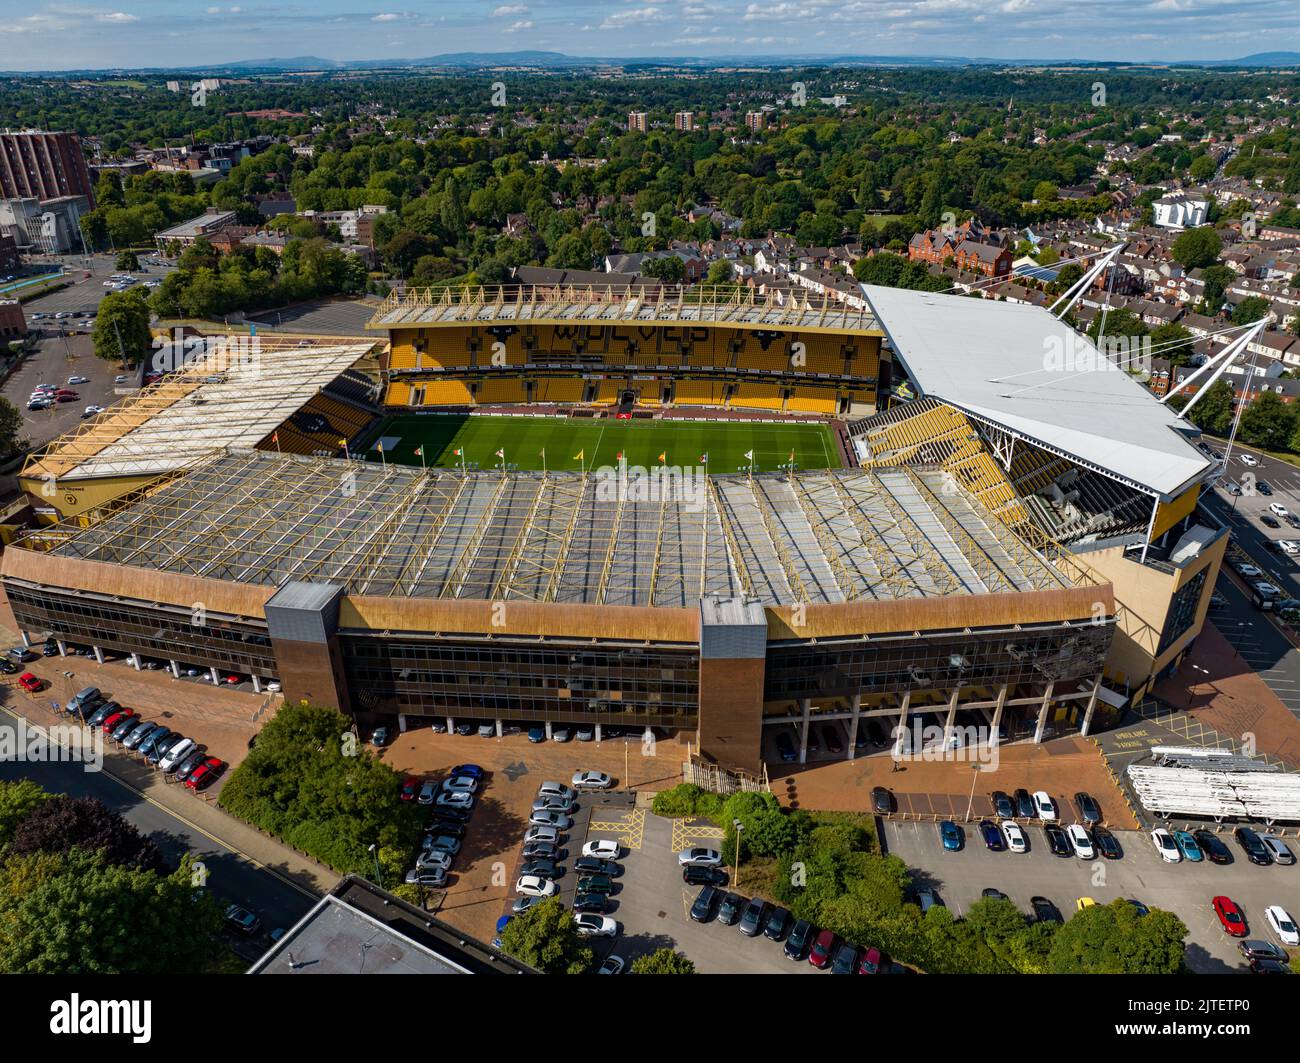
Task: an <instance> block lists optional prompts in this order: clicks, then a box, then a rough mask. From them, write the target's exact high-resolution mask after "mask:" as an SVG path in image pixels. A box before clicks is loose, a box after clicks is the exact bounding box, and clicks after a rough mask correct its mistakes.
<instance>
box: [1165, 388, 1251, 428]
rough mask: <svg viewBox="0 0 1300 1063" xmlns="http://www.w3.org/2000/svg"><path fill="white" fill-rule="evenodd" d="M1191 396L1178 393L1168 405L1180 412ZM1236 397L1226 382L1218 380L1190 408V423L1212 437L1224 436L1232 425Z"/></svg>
mask: <svg viewBox="0 0 1300 1063" xmlns="http://www.w3.org/2000/svg"><path fill="white" fill-rule="evenodd" d="M1189 398H1191V395H1190V394H1188V393H1187V392H1180V393H1179V394H1177V395H1175V396H1174V397H1173V398H1172V399H1170V400H1169V405H1170V406H1172V407H1173V408H1174V409H1176V410H1181V409H1182V408H1183V407H1184V406H1186V405H1187V402H1188V399H1189ZM1235 403H1236V397H1235V395H1234V393H1233V390H1232V385H1230V384H1229V383H1228V382H1227V381H1226V380H1223V379H1219V380H1216V381H1215V382H1214V383H1213V384H1211V385H1210V389H1209V390H1208V391H1207V392H1206V393H1205V395H1204V396H1203V397H1202V398H1201V399H1199V400H1198V401H1197V403H1196V405H1195V406H1193V407H1192V412H1191V414H1190V417H1191V419H1192V423H1193V424H1195V425H1196V426H1197V427H1198V428H1200V429H1201V430H1202V431H1204V432H1209V433H1211V434H1212V435H1216V436H1222V435H1226V434H1227V432H1228V428H1229V426H1230V425H1231V424H1232V415H1233V413H1234V411H1235V408H1236V407H1235Z"/></svg>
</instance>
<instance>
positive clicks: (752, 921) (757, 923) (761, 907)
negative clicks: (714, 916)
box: [706, 887, 767, 938]
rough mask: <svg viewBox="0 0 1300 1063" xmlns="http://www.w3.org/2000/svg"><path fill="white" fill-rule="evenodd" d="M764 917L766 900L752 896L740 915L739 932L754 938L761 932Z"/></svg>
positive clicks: (765, 914)
mask: <svg viewBox="0 0 1300 1063" xmlns="http://www.w3.org/2000/svg"><path fill="white" fill-rule="evenodd" d="M706 888H707V887H706ZM766 919H767V901H765V900H763V898H762V897H754V898H753V899H752V900H750V902H749V903H748V904H746V905H745V911H744V913H743V914H742V915H741V917H740V923H739V926H740V932H741V933H742V934H744V935H745V937H749V938H756V937H758V935H759V934H760V933H762V930H763V923H764V922H765V921H766Z"/></svg>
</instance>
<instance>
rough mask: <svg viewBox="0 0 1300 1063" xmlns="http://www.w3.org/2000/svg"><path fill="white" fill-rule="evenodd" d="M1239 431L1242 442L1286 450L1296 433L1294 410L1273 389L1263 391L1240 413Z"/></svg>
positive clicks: (1265, 447) (1270, 448) (1193, 411)
mask: <svg viewBox="0 0 1300 1063" xmlns="http://www.w3.org/2000/svg"><path fill="white" fill-rule="evenodd" d="M1195 412H1196V408H1195V407H1193V408H1192V413H1195ZM1240 431H1241V438H1242V440H1243V442H1246V443H1250V444H1251V445H1252V446H1256V447H1262V448H1264V449H1265V450H1285V449H1286V448H1287V447H1288V446H1289V445H1290V443H1291V439H1292V437H1293V436H1294V435H1295V431H1296V413H1295V411H1294V410H1293V409H1292V408H1291V407H1290V406H1288V405H1287V404H1286V403H1285V402H1283V401H1282V397H1281V396H1280V395H1278V394H1277V393H1276V392H1272V391H1265V392H1262V393H1260V394H1259V395H1257V396H1256V397H1255V399H1254V401H1253V402H1251V404H1250V405H1249V406H1247V407H1246V409H1245V410H1244V411H1243V412H1242V415H1241V429H1240Z"/></svg>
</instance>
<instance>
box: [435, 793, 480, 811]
mask: <svg viewBox="0 0 1300 1063" xmlns="http://www.w3.org/2000/svg"><path fill="white" fill-rule="evenodd" d="M433 803H434V804H435V805H437V806H438V807H439V808H464V809H470V808H473V807H474V795H473V794H467V793H465V792H464V791H463V790H444V791H443V792H442V793H440V794H439V795H438V796H437V797H436V798H435V799H434V802H433Z"/></svg>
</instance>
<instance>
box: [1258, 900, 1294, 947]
mask: <svg viewBox="0 0 1300 1063" xmlns="http://www.w3.org/2000/svg"><path fill="white" fill-rule="evenodd" d="M1264 919H1265V921H1266V922H1267V923H1268V925H1269V928H1270V929H1271V930H1272V931H1273V933H1274V934H1276V935H1277V939H1278V941H1280V942H1282V944H1283V945H1291V946H1293V947H1294V946H1296V945H1300V930H1298V929H1297V928H1296V925H1295V920H1294V919H1292V918H1291V916H1290V915H1289V914H1288V913H1287V910H1286V909H1285V908H1283V907H1282V906H1281V905H1280V904H1271V905H1269V906H1268V907H1267V908H1265V909H1264Z"/></svg>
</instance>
